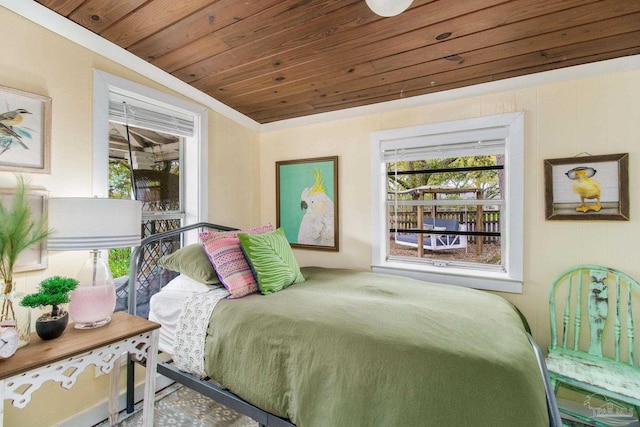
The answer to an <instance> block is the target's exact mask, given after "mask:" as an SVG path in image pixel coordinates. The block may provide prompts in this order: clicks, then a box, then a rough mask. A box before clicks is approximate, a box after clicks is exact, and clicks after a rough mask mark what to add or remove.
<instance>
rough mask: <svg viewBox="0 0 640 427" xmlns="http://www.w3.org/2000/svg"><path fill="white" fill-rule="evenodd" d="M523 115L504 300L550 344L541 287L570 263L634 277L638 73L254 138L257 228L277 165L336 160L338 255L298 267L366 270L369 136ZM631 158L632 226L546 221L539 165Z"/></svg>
mask: <svg viewBox="0 0 640 427" xmlns="http://www.w3.org/2000/svg"><path fill="white" fill-rule="evenodd" d="M516 111H524V112H525V114H526V116H525V132H526V134H525V190H524V191H525V223H524V226H525V230H524V239H525V241H524V254H525V263H524V277H525V280H524V291H523V293H522V294H503V295H504V296H505V297H506V298H507V299H509V300H510V301H512V302H513V303H515V304H516V305H517V306H518V307H519V308H520V309H521V310H522V311H523V312H524V314H525V315H526V317H527V318H528V320H529V322H530V323H531V327H532V328H533V332H534V334H535V336H536V338H537V340H538V341H539V343H540V345H541V346H543V348H544V347H546V346H547V345H548V342H549V332H548V329H549V326H548V319H547V316H548V314H547V313H548V309H547V301H548V290H549V285H550V282H551V281H552V280H553V279H554V277H555V275H556V274H558V273H560V272H561V271H562V270H563V269H565V268H568V267H570V266H572V265H576V264H586V263H595V264H602V265H605V266H609V267H614V268H618V269H620V270H622V271H625V272H626V273H628V274H630V275H631V276H632V277H638V278H640V262H638V259H639V256H638V250H637V245H638V239H639V238H640V219H639V218H638V212H639V209H640V198H638V197H635V194H637V191H638V188H637V171H638V170H640V156H639V153H640V136H639V135H640V129H639V127H638V123H640V70H635V71H627V72H620V73H609V74H604V75H600V76H597V77H592V78H585V79H577V80H571V81H566V82H563V83H556V84H546V85H540V86H536V87H530V88H526V89H520V90H513V91H507V92H500V93H493V94H488V95H484V96H476V97H469V98H466V99H462V100H456V101H449V102H439V103H433V104H425V105H424V106H421V107H415V108H410V109H404V110H397V111H393V112H387V113H381V114H375V115H369V116H365V117H361V118H353V119H345V120H340V121H333V122H328V123H322V124H316V125H307V126H302V127H297V128H292V129H286V130H277V131H271V132H264V133H262V134H261V135H260V173H261V181H260V183H261V190H260V194H261V195H262V200H261V206H262V211H261V219H262V221H261V222H267V221H271V222H273V223H274V224H275V220H276V218H275V212H276V208H275V162H276V161H279V160H291V159H300V158H310V157H320V156H332V155H338V156H339V165H340V167H339V174H340V178H339V181H340V182H339V193H340V212H339V214H340V252H339V253H327V252H318V251H303V250H297V251H296V257H297V258H298V260H299V262H300V264H301V265H320V266H337V267H352V268H357V269H363V270H364V269H368V268H369V267H370V262H371V254H370V242H371V214H370V207H371V206H370V204H371V196H370V191H371V190H370V181H371V167H370V160H369V159H370V154H371V149H370V144H371V143H370V133H371V132H372V131H377V130H383V129H391V128H398V127H405V126H415V125H421V124H427V123H437V122H443V121H450V120H458V119H466V118H472V117H480V116H487V115H493V114H502V113H510V112H516ZM582 152H588V153H591V154H592V155H600V154H613V153H629V154H630V156H629V157H630V165H629V168H630V193H631V194H630V199H631V206H630V210H631V221H628V222H617V221H599V222H579V221H546V220H545V216H544V194H545V193H544V179H543V160H544V159H550V158H560V157H572V156H575V155H577V154H579V153H582Z"/></svg>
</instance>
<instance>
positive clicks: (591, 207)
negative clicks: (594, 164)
mask: <svg viewBox="0 0 640 427" xmlns="http://www.w3.org/2000/svg"><path fill="white" fill-rule="evenodd" d="M595 174H596V170H595V169H594V168H591V167H587V166H578V167H576V168H573V169H571V170H570V171H568V172H567V173H566V175H567V178H569V179H570V180H572V181H573V191H575V192H576V193H577V194H578V196H579V197H580V206H578V207H576V211H577V212H587V211H594V212H599V211H600V209H601V208H602V206H601V204H600V193H601V190H600V183H598V181H596V180H595V179H593V178H592V177H593V176H594V175H595ZM593 199H595V200H596V201H595V203H592V204H587V203H586V200H593Z"/></svg>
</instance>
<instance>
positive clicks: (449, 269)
mask: <svg viewBox="0 0 640 427" xmlns="http://www.w3.org/2000/svg"><path fill="white" fill-rule="evenodd" d="M372 144H373V150H372V170H373V174H374V177H373V178H374V184H373V204H374V205H373V212H374V236H373V242H374V245H373V269H374V271H383V272H391V273H396V274H402V275H408V276H412V277H416V278H422V279H426V280H430V281H438V282H444V283H451V284H457V285H463V286H470V287H477V288H484V289H495V290H503V291H513V292H519V291H520V290H521V281H522V221H523V218H522V203H523V202H522V200H523V197H522V191H523V185H522V183H523V178H522V177H523V159H522V151H523V114H506V115H500V116H491V117H484V118H479V119H470V120H463V121H456V122H447V123H439V124H433V125H426V126H418V127H412V128H404V129H393V130H389V131H381V132H375V133H374V134H373V135H372Z"/></svg>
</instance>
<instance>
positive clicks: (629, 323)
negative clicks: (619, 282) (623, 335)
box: [627, 284, 635, 366]
mask: <svg viewBox="0 0 640 427" xmlns="http://www.w3.org/2000/svg"><path fill="white" fill-rule="evenodd" d="M632 287H633V286H631V284H629V286H628V287H627V341H628V344H627V345H628V346H629V364H630V365H631V366H633V365H634V364H635V356H634V354H633V346H634V344H635V343H634V335H635V334H634V327H633V298H631V292H632V290H633V289H632Z"/></svg>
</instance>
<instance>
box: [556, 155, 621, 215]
mask: <svg viewBox="0 0 640 427" xmlns="http://www.w3.org/2000/svg"><path fill="white" fill-rule="evenodd" d="M544 181H545V216H546V219H548V220H591V221H594V220H595V221H597V220H608V221H628V220H629V154H628V153H621V154H607V155H602V156H591V155H589V156H579V157H566V158H561V159H548V160H545V161H544Z"/></svg>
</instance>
